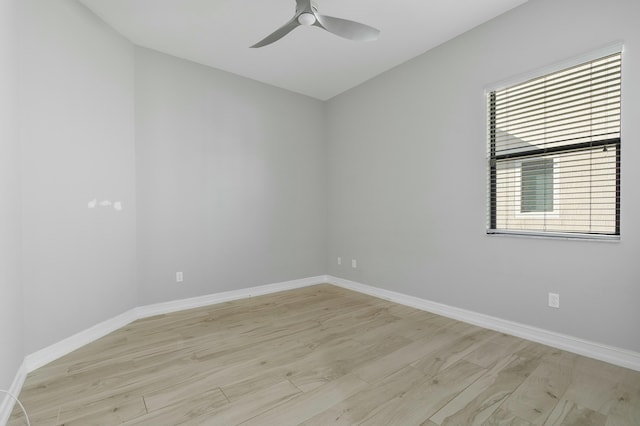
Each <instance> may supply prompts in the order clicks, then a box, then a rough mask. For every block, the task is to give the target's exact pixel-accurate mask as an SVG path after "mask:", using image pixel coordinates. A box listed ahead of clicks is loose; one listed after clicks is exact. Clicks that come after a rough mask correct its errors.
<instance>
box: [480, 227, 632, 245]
mask: <svg viewBox="0 0 640 426" xmlns="http://www.w3.org/2000/svg"><path fill="white" fill-rule="evenodd" d="M487 235H488V236H492V237H493V236H496V237H516V238H538V239H546V240H573V241H598V242H607V243H618V242H620V235H597V234H572V233H560V232H527V231H505V230H500V231H496V230H487Z"/></svg>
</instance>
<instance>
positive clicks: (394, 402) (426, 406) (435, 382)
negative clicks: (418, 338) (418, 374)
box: [361, 361, 485, 425]
mask: <svg viewBox="0 0 640 426" xmlns="http://www.w3.org/2000/svg"><path fill="white" fill-rule="evenodd" d="M484 372H485V370H484V369H482V368H481V367H479V366H477V365H475V364H471V363H469V362H466V361H458V362H457V363H456V364H454V365H452V366H451V367H449V368H448V369H446V370H444V371H442V372H441V373H440V374H438V375H436V376H434V377H425V378H423V379H422V380H420V381H419V382H418V383H416V384H415V385H414V386H412V387H411V388H410V389H408V390H407V391H406V392H404V393H403V394H402V395H400V396H396V397H393V398H391V399H389V400H387V401H385V402H384V403H382V404H381V405H380V407H379V408H378V409H377V410H376V411H374V412H373V413H372V414H371V415H370V416H369V417H367V418H366V419H365V420H364V421H363V422H362V423H361V424H362V425H396V424H397V425H419V424H421V423H423V422H424V421H425V420H428V419H429V418H430V417H431V416H432V415H433V414H434V413H436V412H437V411H438V410H439V409H440V408H442V407H443V406H444V405H445V404H446V403H447V402H449V401H450V400H451V399H453V398H454V397H455V396H456V395H458V394H459V393H460V392H462V390H464V389H465V388H466V387H467V386H469V385H470V384H471V383H473V382H475V381H476V380H477V379H478V378H479V377H480V376H481V375H482V374H483V373H484Z"/></svg>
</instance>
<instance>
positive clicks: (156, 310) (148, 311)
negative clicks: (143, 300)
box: [135, 275, 327, 319]
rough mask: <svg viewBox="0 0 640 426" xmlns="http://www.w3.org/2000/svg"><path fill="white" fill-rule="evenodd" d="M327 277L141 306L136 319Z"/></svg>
mask: <svg viewBox="0 0 640 426" xmlns="http://www.w3.org/2000/svg"><path fill="white" fill-rule="evenodd" d="M326 280H327V276H325V275H322V276H318V277H311V278H303V279H300V280H293V281H285V282H282V283H276V284H266V285H261V286H257V287H249V288H243V289H240V290H231V291H225V292H221V293H214V294H208V295H205V296H199V297H192V298H189V299H181V300H173V301H171V302H164V303H156V304H153V305H146V306H140V307H138V308H135V311H136V317H137V318H136V319H140V318H147V317H151V316H154V315H162V314H168V313H171V312H177V311H183V310H186V309H193V308H200V307H202V306H208V305H216V304H218V303H224V302H230V301H232V300H239V299H247V298H249V297H255V296H262V295H264V294H270V293H277V292H279V291H286V290H293V289H296V288H302V287H307V286H310V285H316V284H322V283H326V282H327V281H326Z"/></svg>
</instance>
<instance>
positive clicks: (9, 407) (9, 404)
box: [0, 361, 28, 425]
mask: <svg viewBox="0 0 640 426" xmlns="http://www.w3.org/2000/svg"><path fill="white" fill-rule="evenodd" d="M27 374H28V371H27V364H26V362H25V361H23V362H22V364H21V365H20V368H19V369H18V372H17V373H16V376H15V377H14V379H13V383H11V387H10V388H9V389H7V390H8V391H9V392H10V393H11V394H12V395H13V396H15V397H18V395H20V390H21V389H22V385H23V384H24V381H25V379H26V378H27ZM0 401H2V403H0V425H5V424H7V422H8V421H9V417H10V416H11V412H12V411H13V407H14V406H15V405H16V402H15V401H14V399H13V398H11V397H10V396H9V395H6V394H0Z"/></svg>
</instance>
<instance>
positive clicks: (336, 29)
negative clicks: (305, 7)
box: [314, 13, 380, 41]
mask: <svg viewBox="0 0 640 426" xmlns="http://www.w3.org/2000/svg"><path fill="white" fill-rule="evenodd" d="M315 16H316V19H317V21H316V23H315V24H314V25H316V26H318V27H320V28H324V29H325V30H327V31H329V32H330V33H333V34H335V35H337V36H340V37H343V38H346V39H349V40H355V41H373V40H377V39H378V36H379V35H380V30H378V29H376V28H373V27H370V26H368V25H365V24H361V23H359V22H354V21H349V20H347V19H341V18H334V17H333V16H325V15H320V14H319V13H316V14H315Z"/></svg>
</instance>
